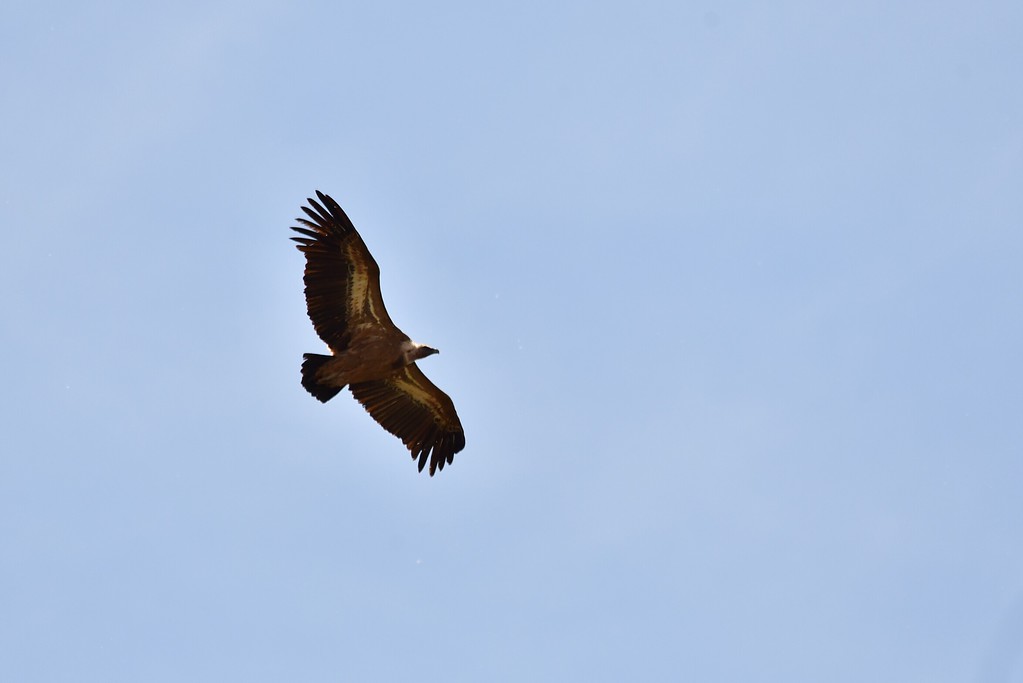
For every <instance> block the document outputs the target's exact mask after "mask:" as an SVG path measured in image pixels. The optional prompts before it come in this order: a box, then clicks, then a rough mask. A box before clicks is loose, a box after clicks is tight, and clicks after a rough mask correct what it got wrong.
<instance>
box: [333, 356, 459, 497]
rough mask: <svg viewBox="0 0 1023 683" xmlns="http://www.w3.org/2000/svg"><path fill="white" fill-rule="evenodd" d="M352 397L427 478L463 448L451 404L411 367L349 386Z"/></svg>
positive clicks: (420, 371) (418, 370)
mask: <svg viewBox="0 0 1023 683" xmlns="http://www.w3.org/2000/svg"><path fill="white" fill-rule="evenodd" d="M351 390H352V395H353V396H355V398H356V399H358V401H359V403H361V404H362V405H363V407H365V408H366V410H367V411H368V412H369V414H370V415H372V416H373V419H374V420H376V421H377V422H379V423H380V426H382V427H383V428H384V429H386V430H387V431H389V432H390V433H391V434H394V435H395V436H396V437H398V438H399V439H401V440H402V442H403V443H404V444H405V446H406V447H407V448H408V449H409V451H411V452H412V459H413V460H418V462H419V471H420V472H422V471H423V466H424V465H426V461H427V459H429V461H430V476H431V477H432V476H433V474H434V472H436V471H437V470H442V469H444V465H445V464H450V463H451V462H452V460H454V458H455V453H457V452H459V451H460V450H462V449H463V448H465V432H463V431H462V423H461V422H460V421H459V420H458V414H457V413H456V412H455V404H454V403H452V402H451V399H450V398H449V397H448V395H447V394H445V393H444V392H443V391H441V390H440V389H438V388H437V386H436V385H435V384H434V383H433V382H431V381H430V380H429V379H427V378H426V375H424V374H423V371H422V370H420V369H419V368H418V366H416V364H415V363H412V364H411V365H406V366H405V367H404V368H403V369H402V370H399V371H398V372H397V373H396V374H394V375H391V376H390V377H388V378H387V379H380V380H374V381H372V382H359V383H356V384H352V385H351Z"/></svg>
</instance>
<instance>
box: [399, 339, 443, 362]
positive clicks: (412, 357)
mask: <svg viewBox="0 0 1023 683" xmlns="http://www.w3.org/2000/svg"><path fill="white" fill-rule="evenodd" d="M402 353H404V354H405V365H408V364H409V363H415V362H416V361H417V360H419V359H420V358H426V357H427V356H432V355H433V354H435V353H440V351H438V350H437V349H435V348H433V347H430V346H426V345H425V344H417V343H415V342H411V341H407V342H405V343H404V344H402Z"/></svg>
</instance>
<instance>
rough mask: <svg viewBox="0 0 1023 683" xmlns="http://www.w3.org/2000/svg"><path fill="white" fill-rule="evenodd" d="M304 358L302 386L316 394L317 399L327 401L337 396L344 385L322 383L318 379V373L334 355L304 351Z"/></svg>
mask: <svg viewBox="0 0 1023 683" xmlns="http://www.w3.org/2000/svg"><path fill="white" fill-rule="evenodd" d="M302 358H304V359H305V360H303V361H302V386H304V387H305V390H306V391H308V392H309V393H310V394H312V395H313V396H315V397H316V398H317V399H319V400H320V401H322V402H323V403H326V402H327V401H329V400H330V399H332V398H334V397H335V396H337V393H338V392H339V391H341V390H342V389H344V387H343V386H341V387H337V386H332V385H329V384H322V383H320V382H318V381H317V380H316V373H317V372H318V371H319V369H320V368H322V367H323V365H324V364H325V363H326V362H327V361H329V360H331V359H332V358H333V356H324V355H322V354H319V353H304V354H302Z"/></svg>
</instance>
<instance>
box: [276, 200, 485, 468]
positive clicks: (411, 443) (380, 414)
mask: <svg viewBox="0 0 1023 683" xmlns="http://www.w3.org/2000/svg"><path fill="white" fill-rule="evenodd" d="M316 196H317V197H319V200H320V201H319V202H317V201H316V200H314V199H312V198H310V199H309V200H308V201H309V206H308V207H307V206H303V207H302V211H304V212H305V213H306V215H307V216H308V217H309V220H306V219H304V218H297V219H295V220H296V221H298V223H300V224H301V225H302V226H303V227H292V228H291V229H292V230H294V231H295V232H297V233H299V234H300V235H302V237H292V238H291V239H293V240H295V241H296V242H298V250H299V251H301V252H302V253H304V254H305V258H306V265H305V276H304V278H303V279H304V280H305V299H306V307H307V309H308V311H309V319H310V320H312V322H313V327H314V328H315V329H316V334H318V335H319V336H320V339H322V340H323V341H324V342H326V344H327V346H328V347H329V348H330V352H331V355H329V356H326V355H322V354H318V353H306V354H303V356H302V357H303V359H304V360H303V362H302V386H303V387H305V388H306V391H308V392H309V393H310V394H312V395H313V396H315V397H316V398H317V399H319V400H320V401H322V402H323V403H326V402H327V401H329V400H330V399H332V398H333V397H334V396H336V395H337V393H338V392H340V391H341V390H342V389H344V388H345V386H346V385H347V386H348V388H349V389H351V392H352V395H353V396H355V398H356V400H358V401H359V403H361V404H362V405H363V407H365V408H366V410H367V411H368V412H369V414H370V415H371V416H372V417H373V419H374V420H376V421H377V422H378V423H379V424H380V426H381V427H383V428H384V429H386V430H387V431H388V432H390V433H391V434H394V435H395V436H396V437H398V438H399V439H401V441H402V443H404V444H405V447H406V448H408V449H409V451H410V452H411V453H412V459H413V460H417V461H418V464H419V471H420V472H422V471H423V467H424V466H425V465H426V463H427V461H429V463H430V476H431V477H432V476H433V474H434V473H435V472H436V471H437V470H442V469H444V465H445V464H451V462H452V460H454V457H455V453H458V452H459V451H461V450H462V449H463V448H464V447H465V432H464V431H463V430H462V423H461V422H460V421H459V419H458V414H457V413H456V412H455V404H454V403H452V401H451V399H450V398H449V397H448V395H447V394H445V393H444V392H443V391H441V390H440V389H438V388H437V386H436V385H434V383H433V382H431V381H430V380H428V379H427V378H426V375H424V374H423V371H422V370H420V369H419V366H418V365H416V361H417V360H419V359H420V358H426V357H427V356H430V355H432V354H435V353H439V351H437V349H434V348H431V347H429V346H426V345H424V344H417V343H416V342H414V341H412V340H411V339H409V336H408V335H407V334H405V333H404V332H402V331H401V330H399V329H398V328H397V327H396V326H395V325H394V323H393V322H391V318H390V316H389V315H387V309H385V308H384V300H383V298H382V297H381V296H380V268H379V267H378V266H377V263H376V261H375V260H373V256H372V255H371V254H370V253H369V249H367V248H366V243H365V242H363V241H362V237H360V236H359V233H358V232H356V230H355V226H354V225H352V222H351V220H349V219H348V216H347V215H345V212H344V211H343V210H342V209H341V207H340V206H338V203H337V202H335V201H334V200H333V199H331V198H330V197H329V196H328V195H325V194H323V193H322V192H320V191H319V190H317V192H316Z"/></svg>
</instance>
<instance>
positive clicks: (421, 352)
mask: <svg viewBox="0 0 1023 683" xmlns="http://www.w3.org/2000/svg"><path fill="white" fill-rule="evenodd" d="M435 353H440V351H438V350H437V349H435V348H433V347H430V346H426V345H423V344H420V345H419V346H418V347H416V350H415V351H414V352H413V355H414V358H413V360H419V359H420V358H426V357H427V356H432V355H433V354H435Z"/></svg>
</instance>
